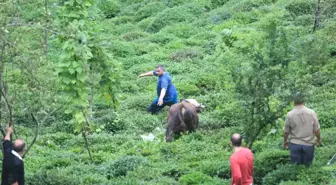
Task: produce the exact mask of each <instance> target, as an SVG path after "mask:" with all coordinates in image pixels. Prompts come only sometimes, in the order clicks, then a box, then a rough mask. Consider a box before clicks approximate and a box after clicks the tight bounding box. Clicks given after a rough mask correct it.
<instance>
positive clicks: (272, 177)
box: [262, 164, 300, 185]
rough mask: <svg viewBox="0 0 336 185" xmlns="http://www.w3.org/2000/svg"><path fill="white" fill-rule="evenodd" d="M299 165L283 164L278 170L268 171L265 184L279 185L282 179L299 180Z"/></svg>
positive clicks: (264, 179) (264, 180)
mask: <svg viewBox="0 0 336 185" xmlns="http://www.w3.org/2000/svg"><path fill="white" fill-rule="evenodd" d="M298 168H300V167H299V166H295V165H291V164H287V165H281V166H279V167H278V168H277V169H276V170H274V171H272V172H270V173H268V174H267V175H266V176H265V177H264V178H263V183H262V184H263V185H278V184H279V183H280V182H281V181H288V180H294V181H295V180H297V179H298V177H297V176H298V174H299V169H298Z"/></svg>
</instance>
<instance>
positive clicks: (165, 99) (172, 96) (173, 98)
mask: <svg viewBox="0 0 336 185" xmlns="http://www.w3.org/2000/svg"><path fill="white" fill-rule="evenodd" d="M144 76H158V83H157V86H156V91H157V98H155V99H154V100H153V102H152V104H151V105H150V106H149V107H148V108H147V111H148V112H151V113H152V114H155V113H157V112H159V111H160V110H161V109H162V108H164V107H165V106H166V105H168V106H171V105H173V104H175V103H177V100H178V97H177V91H176V89H175V86H174V85H173V83H172V80H171V77H170V75H169V73H168V72H166V71H165V68H164V67H163V66H162V65H158V66H156V69H155V70H154V71H149V72H147V73H142V74H141V75H139V76H138V77H144Z"/></svg>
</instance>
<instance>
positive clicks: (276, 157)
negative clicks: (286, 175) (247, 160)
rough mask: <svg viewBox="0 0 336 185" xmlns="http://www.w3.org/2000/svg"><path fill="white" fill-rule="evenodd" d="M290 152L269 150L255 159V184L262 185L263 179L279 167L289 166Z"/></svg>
mask: <svg viewBox="0 0 336 185" xmlns="http://www.w3.org/2000/svg"><path fill="white" fill-rule="evenodd" d="M289 162H290V158H289V151H285V150H267V151H264V152H262V153H259V154H258V155H256V156H255V158H254V182H255V183H256V184H261V182H262V178H263V177H265V176H266V175H267V174H268V173H269V172H271V171H273V170H275V169H276V168H277V166H278V165H283V164H289Z"/></svg>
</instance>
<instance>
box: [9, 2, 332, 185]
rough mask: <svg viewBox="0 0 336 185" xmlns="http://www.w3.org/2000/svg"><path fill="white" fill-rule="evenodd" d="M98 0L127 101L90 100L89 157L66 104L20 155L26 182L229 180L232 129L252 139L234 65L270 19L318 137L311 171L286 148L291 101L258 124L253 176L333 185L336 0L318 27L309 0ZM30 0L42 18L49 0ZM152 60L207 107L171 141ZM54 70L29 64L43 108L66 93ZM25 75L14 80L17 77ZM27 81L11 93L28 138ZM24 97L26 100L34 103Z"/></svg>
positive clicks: (258, 180)
mask: <svg viewBox="0 0 336 185" xmlns="http://www.w3.org/2000/svg"><path fill="white" fill-rule="evenodd" d="M96 3H97V4H95V5H94V6H93V7H92V9H91V13H92V12H93V13H92V17H94V18H96V19H97V20H99V21H96V25H95V26H96V28H97V29H96V30H97V33H98V34H97V38H96V39H97V40H99V41H100V44H101V45H103V46H104V47H105V48H106V49H107V51H108V52H109V54H111V55H112V57H113V59H114V60H116V61H119V62H120V63H121V66H122V70H121V73H122V77H121V79H120V81H121V84H120V86H121V93H119V95H120V109H119V110H118V111H117V112H113V111H111V110H109V109H106V107H105V106H104V105H102V104H100V103H101V102H99V101H97V103H96V104H95V107H94V116H95V118H96V119H95V121H94V125H93V126H92V131H91V132H90V134H89V135H88V141H89V144H90V147H91V152H92V156H93V163H92V162H90V158H89V156H88V154H87V151H86V149H85V143H84V140H83V138H82V136H81V135H77V134H74V130H75V129H76V128H75V126H74V125H73V124H72V123H71V122H70V121H69V120H70V118H69V115H67V114H63V112H60V113H57V114H56V115H55V116H54V117H53V119H49V120H48V123H46V124H45V125H42V126H41V134H40V136H39V138H38V140H37V142H36V144H35V145H34V147H33V148H32V149H31V151H30V152H29V154H28V156H27V157H26V159H25V168H26V181H27V184H32V185H39V184H41V185H42V184H43V185H46V184H50V185H51V184H55V185H58V184H62V185H68V184H69V185H73V184H83V185H84V184H85V185H91V184H92V185H93V184H116V185H117V184H118V185H122V184H132V185H133V184H162V185H163V184H209V185H214V184H230V178H231V177H230V165H229V157H230V155H231V153H232V148H231V147H230V145H229V138H230V136H231V134H232V133H235V132H238V133H242V134H243V135H244V136H245V135H246V129H244V128H245V127H246V124H248V123H246V122H245V121H244V120H245V119H244V118H243V117H244V116H245V114H244V107H243V104H242V103H243V102H242V99H241V97H240V96H239V94H238V92H237V84H238V79H237V78H236V76H235V72H237V70H238V69H240V67H241V68H244V66H248V64H249V63H250V62H251V61H252V60H253V56H252V55H253V54H254V53H255V52H259V51H260V52H262V53H263V52H264V50H265V49H267V47H268V46H267V45H265V44H264V43H265V42H266V41H267V40H268V36H267V34H268V30H269V27H270V25H271V23H274V24H275V25H276V26H277V30H278V31H277V32H276V35H278V36H279V37H277V38H283V37H282V36H283V35H285V36H286V41H282V40H281V39H278V40H276V41H275V42H280V41H279V40H281V44H282V45H286V46H288V51H287V50H286V51H283V50H281V48H276V49H278V50H275V51H276V53H281V54H282V53H286V55H285V56H286V57H285V58H284V57H283V58H280V59H279V61H280V60H286V61H287V62H288V66H287V68H286V76H284V82H283V83H284V84H286V85H287V86H288V89H296V88H299V89H302V90H304V91H305V92H306V93H307V94H309V99H308V101H307V106H308V107H310V108H312V109H314V110H316V112H317V114H318V116H319V120H320V124H321V128H322V131H321V134H322V142H323V146H322V147H320V148H316V152H315V159H314V162H313V166H312V167H311V168H305V167H300V166H292V165H290V159H289V151H287V150H283V148H282V144H283V143H282V142H283V138H282V129H283V124H284V118H285V116H286V112H287V111H289V110H291V108H292V106H291V105H288V106H286V108H285V109H284V111H283V112H281V114H283V116H282V117H281V118H279V119H277V120H276V123H275V124H271V125H268V126H267V127H266V128H265V129H263V130H262V132H261V133H260V136H259V137H258V138H257V141H256V142H255V143H254V145H253V148H252V149H253V152H254V157H255V174H254V181H255V182H254V184H256V185H258V184H265V185H273V184H274V185H277V184H282V185H285V184H286V185H289V184H298V185H300V184H316V185H320V184H336V179H335V178H336V164H335V163H333V164H332V165H329V166H327V165H326V163H327V162H328V160H329V159H330V158H331V157H332V155H333V154H334V153H335V152H336V144H335V141H336V136H335V134H334V133H335V132H336V127H335V122H336V54H335V52H336V35H335V29H336V15H335V10H336V1H334V0H330V1H323V2H322V11H321V15H320V26H319V28H318V29H317V30H316V31H315V32H314V31H313V26H314V19H315V10H316V1H313V0H239V1H237V0H194V1H184V0H161V1H159V0H145V1H140V0H124V1H121V0H120V1H115V0H97V2H96ZM35 5H36V7H37V9H38V10H41V11H28V10H31V5H29V3H26V4H21V5H20V7H21V9H20V10H21V12H22V21H23V22H26V23H28V22H37V21H39V20H43V11H42V10H43V2H42V1H41V2H40V1H39V2H38V3H36V4H35ZM37 5H38V6H37ZM59 7H60V3H59V2H58V1H55V3H50V11H51V15H50V16H51V19H52V18H53V17H54V16H55V14H56V13H55V12H56V11H57V9H58V8H59ZM26 29H28V30H30V31H31V32H25V34H26V36H27V37H28V38H31V40H32V43H31V46H32V47H33V48H34V47H36V53H38V54H36V55H41V56H43V49H41V46H40V45H38V44H36V43H35V44H34V43H33V41H34V40H35V41H39V39H41V38H36V39H33V38H34V37H33V35H34V31H33V30H32V28H26ZM41 30H43V28H41ZM41 33H43V32H41ZM56 33H57V30H55V31H54V32H53V33H50V36H49V38H48V39H49V42H50V48H49V52H50V53H49V55H50V59H49V60H50V61H51V64H57V61H58V60H59V56H58V55H59V53H60V51H61V48H59V47H58V45H57V43H56V44H55V43H54V39H55V35H54V34H56ZM13 37H14V36H13ZM42 40H43V39H42ZM21 42H23V43H29V42H30V41H29V40H28V41H23V40H21ZM282 45H281V46H282ZM22 49H24V48H22ZM19 51H20V50H19ZM19 53H20V52H19ZM27 53H28V54H27V55H28V56H33V53H29V52H27ZM23 55H24V54H21V53H20V54H18V56H23ZM36 60H38V59H36ZM36 60H35V61H36ZM157 64H163V65H165V66H166V69H167V71H168V72H169V73H171V76H172V78H173V82H174V84H175V85H176V87H177V90H178V92H179V98H180V99H182V98H195V99H196V100H197V101H198V102H201V103H203V104H204V105H205V106H206V109H205V111H204V112H202V113H201V114H200V128H199V129H198V131H197V132H196V133H193V134H188V135H183V136H182V137H181V138H179V139H177V140H175V141H173V142H172V143H166V142H165V141H164V133H165V128H166V121H165V117H166V115H167V110H168V108H165V109H164V110H163V111H162V112H161V113H159V114H158V115H151V114H149V113H147V112H146V107H147V106H148V105H149V104H150V103H151V101H152V99H153V98H155V96H156V91H155V88H156V78H155V77H146V78H137V76H138V75H139V74H140V73H142V72H147V71H150V70H153V69H154V67H155V66H156V65H157ZM8 65H9V64H8ZM27 65H28V64H27ZM14 67H15V66H14ZM23 68H24V67H23ZM52 68H53V67H52V65H42V66H40V65H37V66H36V68H34V69H33V70H36V73H38V74H41V76H40V77H36V79H40V80H39V81H40V82H41V83H40V84H43V83H44V84H45V85H41V86H42V89H43V88H45V89H47V90H45V91H43V93H41V97H43V98H41V99H40V100H36V101H35V103H36V106H37V107H38V105H40V104H43V106H46V107H48V110H53V109H54V108H57V106H58V105H59V104H60V102H62V101H55V102H53V103H50V101H49V100H50V99H52V98H55V99H56V98H60V96H61V95H60V94H61V93H59V91H60V89H59V88H55V87H54V86H53V84H58V81H57V79H56V77H55V75H53V69H52ZM247 68H248V67H247ZM272 70H274V71H276V70H277V68H276V69H272ZM279 70H280V69H279ZM9 73H10V74H9V75H8V76H9V77H8V78H9V79H14V78H15V76H14V77H13V76H10V75H12V74H11V73H14V72H13V71H11V72H9ZM14 74H15V73H14ZM18 74H19V72H18ZM42 74H43V75H42ZM47 74H49V75H47ZM44 75H45V76H44ZM247 75H248V74H247ZM47 76H52V77H50V79H49V80H50V81H48V80H45V78H47ZM24 80H25V78H22V79H21V81H19V80H17V81H13V82H12V83H13V84H21V85H22V84H24V83H25V81H24ZM11 87H15V88H19V87H21V86H19V87H16V86H15V85H12V86H11ZM26 88H27V89H29V85H28V87H26V86H22V90H19V91H18V94H19V95H17V96H15V97H14V98H21V99H19V100H17V101H16V102H15V103H16V104H17V105H22V107H19V108H18V109H19V110H18V111H17V112H18V113H17V114H18V115H17V117H19V118H20V119H22V121H21V122H19V123H18V125H17V126H16V127H17V132H18V133H22V134H21V135H25V136H26V138H27V140H31V138H32V135H33V128H34V127H33V126H32V124H31V123H29V121H26V122H28V123H25V121H24V120H25V119H27V117H24V116H22V115H21V113H22V112H24V110H23V109H24V106H23V105H24V104H25V103H34V101H33V99H34V94H30V95H29V96H27V95H26V94H24V93H26V92H24V91H25V89H26ZM33 90H34V89H33ZM33 90H31V91H33ZM21 91H22V92H21ZM26 91H29V90H26ZM31 91H29V92H31ZM41 91H42V90H41ZM277 93H278V94H281V93H282V92H277ZM27 97H31V98H30V99H29V101H28V100H25V98H27ZM97 99H98V98H97ZM278 101H279V100H277V99H274V100H272V102H271V103H272V105H275V104H278ZM46 102H49V103H46ZM36 109H37V108H36ZM39 113H40V114H41V115H43V114H42V113H41V112H39ZM22 114H23V113H22ZM149 133H152V134H154V135H155V139H154V141H151V142H148V141H147V142H146V141H144V140H143V139H142V138H141V135H148V134H149Z"/></svg>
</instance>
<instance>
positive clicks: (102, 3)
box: [98, 0, 120, 18]
mask: <svg viewBox="0 0 336 185" xmlns="http://www.w3.org/2000/svg"><path fill="white" fill-rule="evenodd" d="M98 7H99V9H100V10H101V11H102V12H103V14H104V15H105V17H106V18H112V17H115V16H116V15H117V14H118V13H119V11H120V5H119V4H118V2H117V1H115V0H99V2H98Z"/></svg>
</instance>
